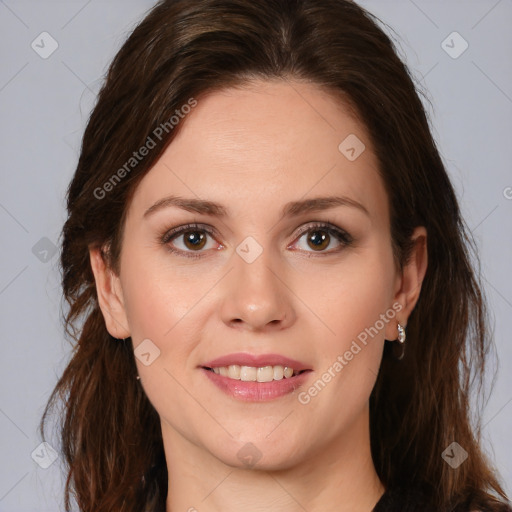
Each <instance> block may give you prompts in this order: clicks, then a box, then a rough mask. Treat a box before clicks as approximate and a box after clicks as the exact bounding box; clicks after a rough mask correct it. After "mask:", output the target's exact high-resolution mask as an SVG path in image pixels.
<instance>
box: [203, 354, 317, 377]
mask: <svg viewBox="0 0 512 512" xmlns="http://www.w3.org/2000/svg"><path fill="white" fill-rule="evenodd" d="M234 364H236V365H239V366H253V367H256V368H260V367H263V366H276V365H281V366H288V368H293V369H294V370H295V371H297V372H299V371H302V370H309V369H310V367H309V366H308V365H307V364H305V363H301V362H300V361H297V360H295V359H291V358H290V357H285V356H282V355H279V354H258V355H256V354H247V353H243V352H239V353H236V354H228V355H225V356H221V357H217V358H216V359H212V360H211V361H207V362H206V363H204V364H203V366H204V367H206V368H217V367H221V366H230V365H234Z"/></svg>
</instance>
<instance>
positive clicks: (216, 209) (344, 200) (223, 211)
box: [143, 196, 370, 219]
mask: <svg viewBox="0 0 512 512" xmlns="http://www.w3.org/2000/svg"><path fill="white" fill-rule="evenodd" d="M172 206H174V207H176V208H181V209H183V210H186V211H189V212H192V213H202V214H205V215H211V216H214V217H220V218H225V217H228V210H227V208H225V207H224V206H223V205H221V204H219V203H215V202H213V201H207V200H204V199H194V198H184V197H180V196H167V197H164V198H162V199H159V200H158V201H157V202H156V203H155V204H153V205H152V206H150V207H149V208H148V209H147V210H146V211H145V212H144V216H143V217H144V218H147V217H149V216H150V215H152V214H154V213H155V212H157V211H159V210H162V209H163V208H169V207H172ZM337 206H350V207H352V208H357V209H358V210H360V211H362V212H363V213H365V214H366V215H368V216H370V213H369V212H368V210H367V209H366V208H365V207H364V206H363V205H362V204H361V203H358V202H357V201H355V200H353V199H350V198H349V197H345V196H327V197H314V198H311V199H304V200H301V201H291V202H289V203H286V204H285V205H284V207H283V210H282V213H281V219H283V218H286V217H293V216H297V215H301V214H304V213H310V212H318V211H321V210H328V209H330V208H335V207H337Z"/></svg>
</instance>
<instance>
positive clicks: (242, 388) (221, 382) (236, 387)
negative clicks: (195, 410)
mask: <svg viewBox="0 0 512 512" xmlns="http://www.w3.org/2000/svg"><path fill="white" fill-rule="evenodd" d="M201 370H202V371H203V372H204V373H205V374H206V376H207V377H208V378H209V379H210V380H211V381H212V382H213V383H214V384H215V385H216V386H217V387H218V388H219V389H220V390H221V391H224V393H226V394H227V395H230V396H232V397H234V398H237V399H238V400H243V401H246V402H266V401H268V400H274V399H275V398H279V397H282V396H285V395H288V394H289V393H292V392H293V391H295V390H296V389H297V388H298V387H299V386H301V385H302V384H304V381H305V380H306V379H307V378H308V376H309V374H310V373H311V371H310V370H308V371H305V372H303V373H301V374H299V375H295V376H294V377H290V378H288V379H287V378H286V377H284V378H282V379H281V380H272V381H270V382H244V381H241V380H238V379H230V378H229V377H224V376H223V375H219V374H217V373H215V372H212V371H210V370H206V369H205V368H201Z"/></svg>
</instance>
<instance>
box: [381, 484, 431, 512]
mask: <svg viewBox="0 0 512 512" xmlns="http://www.w3.org/2000/svg"><path fill="white" fill-rule="evenodd" d="M398 510H399V511H400V512H437V511H434V508H433V507H432V506H431V505H429V500H428V498H427V495H426V494H425V493H423V492H422V491H421V490H419V489H415V488H405V487H401V488H391V489H387V490H386V492H385V493H384V494H383V495H382V496H381V498H380V500H379V501H378V502H377V504H376V505H375V507H374V509H373V510H372V512H392V511H393V512H394V511H398Z"/></svg>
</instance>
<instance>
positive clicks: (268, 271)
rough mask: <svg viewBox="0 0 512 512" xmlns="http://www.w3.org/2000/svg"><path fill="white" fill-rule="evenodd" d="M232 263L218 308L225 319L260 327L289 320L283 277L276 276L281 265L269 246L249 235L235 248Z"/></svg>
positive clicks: (290, 307) (289, 310) (290, 311)
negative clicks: (219, 307) (224, 292)
mask: <svg viewBox="0 0 512 512" xmlns="http://www.w3.org/2000/svg"><path fill="white" fill-rule="evenodd" d="M266 240H268V238H266ZM264 243H265V242H264ZM232 263H233V265H234V268H233V270H232V272H230V273H229V277H228V285H227V289H226V294H225V297H224V303H223V308H222V314H223V320H224V321H225V322H228V323H232V322H238V323H239V322H240V321H242V322H243V323H245V324H247V327H250V328H253V329H261V328H264V327H265V326H266V325H268V324H270V323H272V324H273V325H274V324H277V323H279V324H280V325H281V324H282V323H283V322H285V321H290V320H291V319H292V316H293V315H292V305H291V301H290V297H289V296H288V293H287V291H286V290H287V287H286V286H285V284H284V282H285V278H284V277H285V276H284V275H279V274H280V273H282V270H283V265H282V262H280V260H279V258H277V257H275V254H274V251H273V249H271V248H270V246H269V245H267V244H266V243H265V246H264V245H263V244H262V243H260V242H259V241H257V240H256V239H255V238H254V237H251V236H249V237H247V238H245V239H244V240H243V241H242V242H241V243H240V244H239V245H238V246H237V247H236V251H235V253H234V254H233V258H232Z"/></svg>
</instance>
